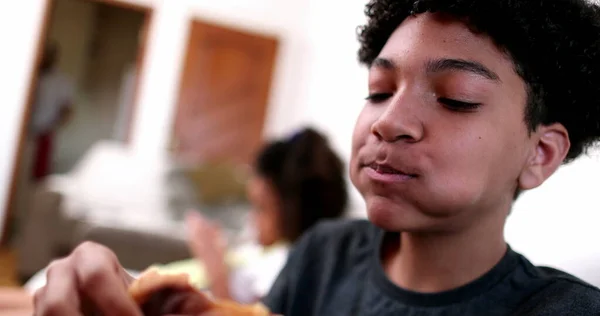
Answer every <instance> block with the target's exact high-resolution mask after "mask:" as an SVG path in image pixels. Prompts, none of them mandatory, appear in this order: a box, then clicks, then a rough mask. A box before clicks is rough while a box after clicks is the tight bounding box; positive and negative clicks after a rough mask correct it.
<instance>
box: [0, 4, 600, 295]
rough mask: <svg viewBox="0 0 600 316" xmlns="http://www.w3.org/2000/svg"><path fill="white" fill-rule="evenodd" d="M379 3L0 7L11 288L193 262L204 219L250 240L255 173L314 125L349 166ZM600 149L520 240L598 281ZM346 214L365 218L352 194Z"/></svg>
mask: <svg viewBox="0 0 600 316" xmlns="http://www.w3.org/2000/svg"><path fill="white" fill-rule="evenodd" d="M365 3H366V1H364V0H351V1H348V0H345V1H342V0H328V1H322V0H304V1H279V0H220V1H212V0H22V1H16V2H11V5H10V7H8V6H7V8H6V9H5V10H0V35H1V38H3V39H5V40H4V42H5V44H6V45H5V47H4V49H3V50H2V54H1V55H0V56H1V57H2V58H0V69H2V71H0V87H2V89H1V90H0V91H1V93H0V104H1V105H0V153H2V156H1V157H0V230H1V234H2V245H3V246H2V248H1V249H2V250H0V285H18V284H19V283H20V282H21V281H23V280H26V279H27V278H28V277H29V276H31V275H33V274H34V273H35V272H37V271H38V270H39V269H41V268H42V267H44V266H45V265H47V264H48V262H49V261H50V260H52V259H53V258H55V257H57V256H60V255H64V254H65V253H68V252H69V251H70V250H71V249H72V248H73V247H74V246H75V245H76V244H78V243H79V242H81V241H83V240H94V241H98V242H101V243H103V244H106V245H108V246H109V247H111V248H112V249H113V250H115V251H116V252H117V254H118V255H119V257H120V259H121V260H122V262H123V264H124V265H125V267H126V268H130V269H143V268H145V267H146V266H148V265H150V264H153V263H159V262H170V261H175V260H178V259H183V258H186V257H189V253H188V252H187V249H186V246H185V243H184V241H183V239H184V232H183V228H182V226H183V223H182V215H183V213H184V212H185V211H186V210H187V209H190V208H195V209H198V210H200V211H202V212H203V213H204V214H205V215H207V216H209V217H211V218H214V219H217V220H219V221H220V222H222V223H223V225H224V226H225V228H226V229H227V230H228V232H229V233H230V234H231V235H232V236H234V237H235V238H240V239H241V238H244V232H245V230H244V226H245V218H246V215H247V212H248V207H249V206H248V203H247V201H245V197H244V189H243V188H244V181H245V179H246V174H245V170H246V166H247V164H248V163H250V161H251V160H252V157H253V154H254V152H255V151H256V150H257V149H258V148H259V147H260V146H261V144H263V143H264V142H265V141H266V140H268V139H271V138H274V137H279V136H282V135H286V134H288V133H291V132H293V131H294V130H296V129H299V128H301V127H303V126H307V125H310V126H315V127H316V128H318V129H319V130H321V131H323V132H324V133H325V134H326V135H327V136H328V137H329V139H330V140H331V142H332V145H333V146H334V148H335V149H336V150H337V151H338V152H339V154H340V155H341V156H342V157H344V158H345V159H346V162H347V160H348V158H349V153H350V140H351V135H352V128H353V125H354V121H355V119H356V116H357V115H358V113H359V112H360V110H361V107H362V104H363V101H362V100H363V98H364V97H365V96H366V92H367V86H366V70H365V69H363V68H361V67H360V66H359V65H358V63H357V61H356V50H357V48H358V43H357V42H356V37H355V29H356V26H358V25H359V24H361V23H362V22H363V15H362V12H363V6H364V4H365ZM48 43H54V45H56V47H57V51H58V58H57V69H58V71H60V72H61V74H62V75H63V76H64V77H65V78H68V80H69V86H70V87H71V89H70V90H72V91H71V92H72V93H70V95H71V96H72V97H71V98H70V102H71V103H72V104H71V108H72V113H71V115H70V119H69V120H68V121H67V122H66V123H65V124H64V126H61V127H60V128H58V129H57V130H56V132H55V133H54V135H52V137H53V145H54V146H53V148H52V150H51V154H50V155H49V157H48V159H49V165H50V167H49V171H48V174H47V176H44V177H41V178H40V179H37V180H32V178H33V177H32V170H34V166H35V164H36V162H35V161H36V152H37V151H36V148H37V147H36V146H38V145H39V144H37V143H36V142H37V140H36V139H35V137H32V136H31V131H30V130H31V129H30V122H31V120H32V117H33V116H34V115H35V114H34V112H35V109H34V108H35V106H34V104H35V102H36V101H37V100H36V91H35V90H36V87H37V82H38V78H39V76H40V70H39V63H40V61H41V60H43V58H44V52H45V51H46V50H45V48H46V45H47V44H48ZM599 175H600V150H596V151H592V152H591V153H590V155H589V156H587V157H584V158H581V159H579V160H577V161H575V162H573V163H571V164H569V165H567V166H564V167H562V168H561V170H559V172H558V173H557V174H556V175H555V176H553V177H552V178H551V179H550V180H549V181H548V182H547V183H546V184H544V185H543V186H542V187H541V188H539V189H536V190H534V191H532V192H528V193H526V194H524V195H523V196H522V197H520V198H519V200H518V202H517V204H516V206H515V209H514V210H513V212H512V214H511V215H510V218H509V223H508V226H507V231H506V234H507V239H508V241H509V243H510V244H511V246H512V247H513V248H514V249H516V250H517V251H520V252H522V253H523V254H525V255H526V256H528V257H529V259H531V260H532V261H533V262H534V263H537V264H546V265H552V266H555V267H558V268H561V269H563V270H566V271H568V272H570V273H573V274H575V275H577V276H579V277H581V278H583V279H585V280H587V281H588V282H591V283H593V284H595V285H600V265H599V264H598V262H600V248H598V246H597V241H599V240H600V229H598V225H599V224H598V223H599V222H600V203H599V202H598V201H597V199H596V196H597V194H598V193H599V192H600V177H599ZM349 190H352V194H351V196H352V199H351V203H350V207H349V209H348V216H355V217H362V216H364V206H363V205H362V202H361V199H360V196H359V195H358V194H357V193H356V192H355V191H354V190H353V189H352V188H349Z"/></svg>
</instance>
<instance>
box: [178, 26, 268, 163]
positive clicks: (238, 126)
mask: <svg viewBox="0 0 600 316" xmlns="http://www.w3.org/2000/svg"><path fill="white" fill-rule="evenodd" d="M277 46H278V41H277V39H275V38H271V37H267V36H263V35H257V34H252V33H246V32H242V31H238V30H232V29H229V28H225V27H222V26H217V25H211V24H208V23H205V22H200V21H194V22H193V24H192V28H191V34H190V37H189V42H188V51H187V56H186V60H185V65H184V67H185V68H184V70H183V76H182V80H181V88H180V89H181V90H180V92H179V102H178V107H177V113H176V117H175V124H174V134H173V141H174V144H173V149H174V151H175V153H176V154H177V155H178V156H179V157H180V158H183V159H185V161H186V162H191V163H203V162H225V161H226V162H233V163H248V162H250V161H251V160H252V158H253V156H254V153H255V151H256V150H257V149H258V147H259V146H260V145H261V143H262V130H263V125H264V121H265V114H266V109H267V103H268V98H269V90H270V86H271V79H272V73H273V69H274V65H275V58H276V51H277Z"/></svg>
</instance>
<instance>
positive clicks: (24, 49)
mask: <svg viewBox="0 0 600 316" xmlns="http://www.w3.org/2000/svg"><path fill="white" fill-rule="evenodd" d="M43 3H44V1H42V0H23V1H17V2H14V3H12V2H11V3H10V5H8V4H7V3H4V6H5V8H3V9H2V10H0V38H2V39H3V40H4V41H5V43H10V45H7V47H6V49H4V50H3V52H2V58H0V69H2V71H0V87H2V88H0V98H1V99H0V100H1V101H0V155H1V157H2V158H1V159H0V210H1V211H0V212H1V213H0V227H3V224H4V216H3V215H4V211H5V210H4V207H5V206H6V201H7V199H8V191H9V186H10V182H11V177H12V171H13V165H14V158H15V151H16V147H17V140H18V131H19V130H20V128H21V127H20V124H21V122H22V118H23V115H24V112H23V106H24V102H25V99H26V92H27V88H28V86H29V81H30V77H31V70H32V69H33V59H34V50H35V39H36V38H37V37H38V33H39V27H40V24H41V20H42V11H43V5H42V4H43ZM8 7H10V9H8ZM9 47H10V48H9ZM0 229H1V228H0Z"/></svg>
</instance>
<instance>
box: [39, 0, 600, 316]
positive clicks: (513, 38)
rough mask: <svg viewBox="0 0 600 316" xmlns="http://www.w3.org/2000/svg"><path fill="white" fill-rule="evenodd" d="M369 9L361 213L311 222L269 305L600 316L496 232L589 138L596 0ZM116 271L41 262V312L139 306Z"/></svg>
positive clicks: (596, 296) (559, 275) (339, 310)
mask: <svg viewBox="0 0 600 316" xmlns="http://www.w3.org/2000/svg"><path fill="white" fill-rule="evenodd" d="M366 13H367V17H368V18H369V19H368V23H367V25H366V26H364V27H363V28H361V30H360V33H359V40H360V43H361V49H360V52H359V57H360V60H361V62H362V63H364V64H365V65H367V66H368V67H369V96H368V97H367V101H366V105H365V107H364V110H363V112H362V113H361V115H360V117H359V119H358V121H357V124H356V128H355V132H354V137H353V150H352V159H351V164H350V172H351V179H352V181H353V183H354V184H355V185H356V187H357V188H358V189H359V191H360V192H361V193H362V195H363V197H364V199H365V202H366V206H367V211H368V215H369V220H370V221H369V222H362V221H359V222H343V223H339V222H338V223H328V224H325V225H321V226H320V227H317V228H316V229H314V230H313V231H312V232H311V233H308V234H307V235H306V236H305V237H304V238H303V239H302V240H301V241H300V242H299V243H298V245H297V246H296V247H295V249H294V250H293V252H292V254H291V255H290V258H289V260H288V263H287V265H286V267H285V268H284V270H283V271H282V273H281V275H280V276H279V278H278V280H277V281H276V283H275V285H274V287H273V289H272V290H271V293H270V294H269V295H268V297H266V298H265V303H266V304H267V305H268V306H269V307H270V308H271V309H272V311H273V312H274V313H279V314H284V315H286V316H296V315H302V316H307V315H427V316H434V315H461V316H465V315H466V316H468V315H597V314H600V291H599V290H598V289H596V288H594V287H592V286H591V285H588V284H586V283H585V282H583V281H581V280H578V279H576V278H574V277H572V276H570V275H567V274H565V273H563V272H560V271H557V270H553V269H549V268H539V267H534V266H533V265H532V264H531V263H529V262H528V261H527V260H526V259H525V258H524V257H522V256H520V255H519V254H517V253H515V252H514V251H512V250H511V249H510V247H508V246H507V245H506V242H505V241H504V237H503V229H504V223H505V220H506V217H507V216H508V214H509V212H510V209H511V205H512V203H513V201H514V199H515V198H516V197H517V196H518V194H519V193H520V192H521V191H523V190H528V189H532V188H535V187H537V186H539V185H540V184H542V183H543V182H544V181H545V180H546V179H547V178H548V177H550V175H552V173H554V171H556V169H557V168H558V167H559V166H560V165H561V163H563V162H564V161H569V160H572V159H574V158H576V157H577V156H579V155H580V154H581V153H582V152H584V150H585V149H586V148H588V147H589V146H590V145H591V144H593V143H594V142H595V141H597V140H598V138H599V136H600V99H599V98H600V97H599V96H600V91H599V89H600V69H599V68H600V62H598V58H599V57H600V37H599V36H598V34H599V33H600V10H599V8H598V7H597V6H595V5H592V4H589V3H587V2H584V0H553V1H550V0H520V1H517V0H514V1H509V0H469V1H468V0H454V1H448V0H417V1H415V0H396V1H392V0H373V1H371V3H369V4H368V5H367V10H366ZM89 265H92V266H91V267H90V266H89ZM120 273H121V269H120V267H119V266H118V264H117V261H116V259H114V256H112V255H111V253H110V252H109V251H108V250H106V249H104V248H101V247H99V246H97V245H92V244H87V245H85V246H83V247H80V248H79V249H78V250H76V251H75V252H74V254H73V255H71V256H70V257H68V258H67V259H64V260H63V261H62V262H59V263H56V264H55V265H54V267H53V269H51V270H50V272H49V284H48V286H47V287H46V288H45V289H44V290H42V291H41V292H40V293H39V294H38V295H37V304H36V307H37V308H36V312H37V315H52V313H51V312H49V311H54V312H56V311H64V312H63V313H62V314H61V315H76V314H69V313H66V312H71V313H73V312H76V311H77V310H79V308H80V306H81V304H80V302H79V301H78V300H71V301H69V302H66V300H65V299H64V297H75V298H78V297H89V298H91V299H92V301H93V302H95V303H96V305H97V306H98V307H99V309H101V310H102V311H104V313H105V314H111V315H117V314H118V315H137V314H136V311H135V308H134V307H133V304H132V303H131V302H130V301H127V300H125V299H123V297H125V295H124V290H123V288H124V285H126V284H128V282H129V280H128V279H127V277H126V276H123V275H122V274H120ZM103 289H112V290H110V291H107V290H103Z"/></svg>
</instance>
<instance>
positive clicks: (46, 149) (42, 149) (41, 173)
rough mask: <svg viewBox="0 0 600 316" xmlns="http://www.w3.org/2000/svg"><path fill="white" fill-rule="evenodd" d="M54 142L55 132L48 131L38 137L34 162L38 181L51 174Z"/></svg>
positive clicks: (34, 177) (34, 171) (34, 174)
mask: <svg viewBox="0 0 600 316" xmlns="http://www.w3.org/2000/svg"><path fill="white" fill-rule="evenodd" d="M53 144H54V133H53V132H46V133H43V134H41V135H39V136H38V137H37V139H36V144H35V145H36V149H35V156H34V157H33V159H34V164H33V179H34V180H36V181H38V180H41V179H43V178H45V177H46V176H48V175H49V174H50V172H51V171H50V166H51V164H52V147H53Z"/></svg>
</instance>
